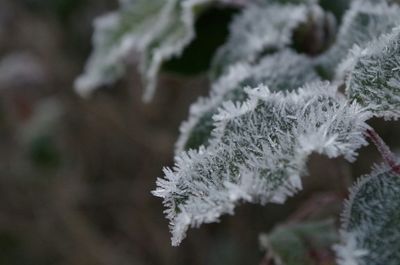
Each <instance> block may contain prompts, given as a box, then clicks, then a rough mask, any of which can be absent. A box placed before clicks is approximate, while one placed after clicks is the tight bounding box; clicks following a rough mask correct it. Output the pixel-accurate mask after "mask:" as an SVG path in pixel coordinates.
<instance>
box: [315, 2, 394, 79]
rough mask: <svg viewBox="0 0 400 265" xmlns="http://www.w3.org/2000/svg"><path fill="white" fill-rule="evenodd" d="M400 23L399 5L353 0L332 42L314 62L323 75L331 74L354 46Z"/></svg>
mask: <svg viewBox="0 0 400 265" xmlns="http://www.w3.org/2000/svg"><path fill="white" fill-rule="evenodd" d="M399 24H400V8H399V6H398V5H394V4H393V5H389V4H388V3H387V2H386V1H381V0H376V1H367V0H353V1H352V3H351V6H350V8H349V9H348V11H347V12H346V13H345V15H344V18H343V22H342V25H341V27H340V29H339V32H338V35H337V38H336V41H335V43H334V44H333V45H332V46H331V47H330V49H329V50H328V51H327V52H326V53H324V54H323V55H322V56H321V57H319V58H318V59H317V60H316V61H317V62H316V63H317V64H318V65H319V67H320V68H321V69H322V72H324V75H327V76H333V75H334V73H335V69H336V67H337V65H338V64H339V63H341V61H342V60H344V59H345V58H346V56H347V54H348V51H349V50H350V49H351V48H352V47H353V46H354V45H358V46H359V47H362V48H364V47H365V46H366V45H367V43H368V42H369V41H372V40H375V39H377V38H378V37H379V36H380V35H382V34H384V33H388V32H390V31H391V30H392V28H393V27H395V26H397V25H399Z"/></svg>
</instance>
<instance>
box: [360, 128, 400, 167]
mask: <svg viewBox="0 0 400 265" xmlns="http://www.w3.org/2000/svg"><path fill="white" fill-rule="evenodd" d="M367 136H368V137H369V139H371V141H372V142H373V143H374V144H375V146H376V148H377V149H378V151H379V153H380V154H381V156H382V157H383V160H384V161H385V162H386V164H388V166H389V167H390V168H391V169H392V170H393V171H394V172H396V173H397V174H400V165H399V164H398V162H397V159H396V157H395V155H394V154H393V153H392V151H390V149H389V147H388V146H387V145H386V143H385V142H384V141H383V139H382V138H381V137H380V136H379V134H378V133H376V132H375V131H374V130H373V129H368V130H367Z"/></svg>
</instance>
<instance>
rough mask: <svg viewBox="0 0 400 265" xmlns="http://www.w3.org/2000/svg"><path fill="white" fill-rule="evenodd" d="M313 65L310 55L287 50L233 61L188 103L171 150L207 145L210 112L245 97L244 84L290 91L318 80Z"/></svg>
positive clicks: (178, 150)
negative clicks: (255, 59)
mask: <svg viewBox="0 0 400 265" xmlns="http://www.w3.org/2000/svg"><path fill="white" fill-rule="evenodd" d="M313 67H314V65H313V64H312V61H311V59H310V58H308V57H306V56H304V55H299V54H297V53H295V52H293V51H291V50H282V51H281V52H278V53H276V54H273V55H270V56H266V57H265V58H263V59H261V60H260V61H259V62H258V63H257V64H249V63H238V64H234V65H233V66H231V67H230V68H229V69H228V70H227V73H226V74H225V75H223V76H221V77H220V78H219V79H218V80H217V81H216V82H215V83H214V84H213V85H212V87H211V92H210V95H209V97H207V98H200V99H199V100H198V101H197V102H196V103H194V104H193V105H192V106H191V107H190V115H189V119H188V121H185V122H184V123H183V124H182V125H181V128H180V131H181V135H180V137H179V139H178V141H177V144H176V152H175V153H176V154H179V153H180V152H181V151H183V150H188V149H190V148H192V149H196V148H198V147H200V145H208V141H209V139H210V137H211V132H212V130H213V129H214V128H215V126H214V120H213V119H212V117H213V115H215V114H216V113H217V112H218V108H220V107H221V106H222V103H223V102H225V101H228V100H231V101H233V102H243V101H244V100H246V99H247V93H245V90H244V88H245V87H247V86H252V87H255V86H257V85H259V84H264V85H266V86H268V87H269V88H270V91H272V92H275V91H292V90H295V89H297V88H299V87H301V86H303V85H304V84H306V83H309V82H312V81H317V80H320V78H319V77H318V75H317V73H316V72H315V71H314V68H313Z"/></svg>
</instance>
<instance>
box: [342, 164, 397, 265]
mask: <svg viewBox="0 0 400 265" xmlns="http://www.w3.org/2000/svg"><path fill="white" fill-rule="evenodd" d="M399 209H400V175H399V174H397V173H395V172H394V171H392V170H391V169H390V168H387V167H386V166H380V167H379V168H376V169H374V170H373V172H372V173H371V174H369V175H367V176H364V177H362V179H361V180H360V181H358V183H357V184H356V185H355V186H354V187H353V188H352V189H351V190H350V198H349V199H348V200H347V201H346V203H345V209H344V213H343V215H342V243H341V244H340V245H337V246H335V250H336V252H337V256H338V261H339V265H370V264H374V265H398V264H400V226H399V222H400V211H399Z"/></svg>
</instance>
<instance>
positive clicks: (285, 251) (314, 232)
mask: <svg viewBox="0 0 400 265" xmlns="http://www.w3.org/2000/svg"><path fill="white" fill-rule="evenodd" d="M338 239H339V235H338V233H337V229H336V227H335V223H334V221H333V220H324V221H313V222H304V223H296V224H289V225H283V226H278V227H277V228H275V229H274V230H272V231H271V232H270V233H269V234H268V235H267V234H263V235H261V236H260V243H261V246H262V247H263V248H264V249H265V250H266V251H267V255H268V256H269V257H271V258H272V260H273V261H274V264H282V265H310V264H319V263H317V262H319V260H318V257H319V256H324V257H325V259H327V260H331V259H332V257H333V256H334V255H333V253H331V250H330V249H331V246H332V245H333V244H335V243H337V241H338ZM318 254H319V255H318ZM325 261H326V260H325Z"/></svg>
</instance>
